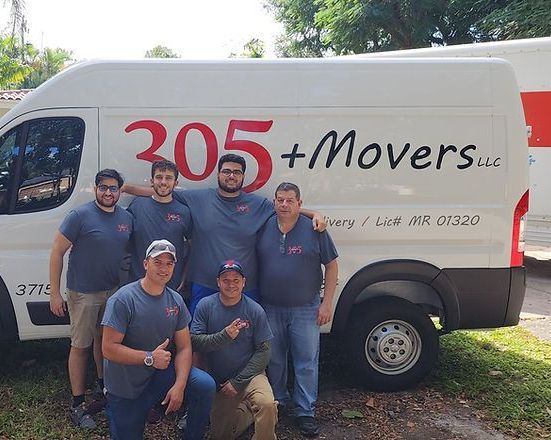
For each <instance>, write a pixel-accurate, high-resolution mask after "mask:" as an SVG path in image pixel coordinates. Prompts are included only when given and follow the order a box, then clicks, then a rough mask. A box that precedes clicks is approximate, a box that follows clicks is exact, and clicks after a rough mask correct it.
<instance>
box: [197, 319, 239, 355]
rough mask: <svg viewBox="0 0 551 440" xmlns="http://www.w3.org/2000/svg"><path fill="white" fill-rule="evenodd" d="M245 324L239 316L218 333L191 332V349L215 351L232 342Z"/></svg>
mask: <svg viewBox="0 0 551 440" xmlns="http://www.w3.org/2000/svg"><path fill="white" fill-rule="evenodd" d="M246 325H247V323H246V322H244V321H242V320H241V318H237V319H236V320H234V321H233V322H232V323H231V324H229V325H228V326H227V327H225V328H223V329H222V330H220V331H219V332H218V333H213V334H211V335H202V334H198V335H195V334H192V335H191V344H192V346H193V351H200V352H209V351H216V350H219V349H220V348H222V347H224V346H225V345H227V344H229V343H230V342H232V341H233V340H234V339H235V338H237V336H238V335H239V331H240V330H241V329H242V328H243V327H245V326H246Z"/></svg>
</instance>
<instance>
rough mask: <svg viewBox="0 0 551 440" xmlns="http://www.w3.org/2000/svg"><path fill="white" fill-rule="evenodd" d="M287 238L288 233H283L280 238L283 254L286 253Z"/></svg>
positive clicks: (280, 247)
mask: <svg viewBox="0 0 551 440" xmlns="http://www.w3.org/2000/svg"><path fill="white" fill-rule="evenodd" d="M285 238H287V234H281V237H280V238H279V253H280V254H282V255H285Z"/></svg>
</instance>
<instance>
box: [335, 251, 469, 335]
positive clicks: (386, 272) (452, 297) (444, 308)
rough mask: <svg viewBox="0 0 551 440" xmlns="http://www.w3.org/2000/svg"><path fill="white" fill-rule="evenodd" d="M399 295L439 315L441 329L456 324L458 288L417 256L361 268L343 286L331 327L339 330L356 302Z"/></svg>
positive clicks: (430, 312) (360, 302)
mask: <svg viewBox="0 0 551 440" xmlns="http://www.w3.org/2000/svg"><path fill="white" fill-rule="evenodd" d="M389 296H392V297H398V298H402V299H404V300H407V301H409V302H411V303H413V304H417V305H418V306H420V307H421V308H422V309H423V310H425V312H426V313H427V314H430V315H435V316H439V317H440V322H441V324H442V327H443V330H444V331H450V330H453V329H456V328H458V326H459V303H458V299H457V289H456V288H455V286H454V285H453V284H452V282H451V281H450V280H449V278H448V277H447V276H446V275H445V273H444V272H442V271H441V270H440V269H439V268H437V267H436V266H433V265H432V264H429V263H426V262H423V261H416V260H390V261H382V262H377V263H373V264H370V265H368V266H365V267H363V268H362V269H360V270H359V271H358V272H357V273H356V274H355V275H354V276H352V278H351V279H350V280H349V281H348V283H347V284H346V286H345V287H344V289H343V291H342V293H341V295H340V297H339V299H338V302H337V305H336V310H335V316H334V322H333V331H334V332H336V333H342V332H344V331H345V329H346V327H347V323H348V320H349V317H350V315H351V313H352V312H353V310H354V309H357V308H358V307H357V306H358V305H359V304H363V303H365V302H366V301H370V300H372V299H374V298H379V297H389Z"/></svg>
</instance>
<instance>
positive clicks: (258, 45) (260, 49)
mask: <svg viewBox="0 0 551 440" xmlns="http://www.w3.org/2000/svg"><path fill="white" fill-rule="evenodd" d="M264 53H265V49H264V42H263V41H262V40H259V39H258V38H252V39H251V40H249V41H247V42H246V43H245V45H244V46H243V52H242V53H241V55H240V56H241V57H242V58H262V57H263V56H264Z"/></svg>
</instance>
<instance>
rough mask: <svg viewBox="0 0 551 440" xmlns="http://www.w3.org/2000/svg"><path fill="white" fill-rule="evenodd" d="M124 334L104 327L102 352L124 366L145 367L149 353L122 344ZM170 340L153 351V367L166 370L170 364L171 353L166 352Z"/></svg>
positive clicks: (166, 340) (112, 360)
mask: <svg viewBox="0 0 551 440" xmlns="http://www.w3.org/2000/svg"><path fill="white" fill-rule="evenodd" d="M123 339H124V333H121V332H119V331H117V330H115V329H114V328H113V327H110V326H108V325H104V326H103V339H102V344H101V347H102V352H103V357H104V358H105V359H109V360H110V361H111V362H115V363H117V364H123V365H144V359H145V357H146V356H147V353H146V352H145V351H143V350H134V349H133V348H130V347H127V346H126V345H123V344H122V340H123ZM169 342H170V341H169V339H168V338H167V339H165V340H164V341H163V342H162V343H161V344H160V345H159V346H158V347H157V348H156V349H155V350H153V352H152V355H153V367H154V368H157V369H159V370H164V369H165V368H167V367H168V364H169V363H170V357H171V354H170V351H167V350H166V347H167V346H168V343H169Z"/></svg>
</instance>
